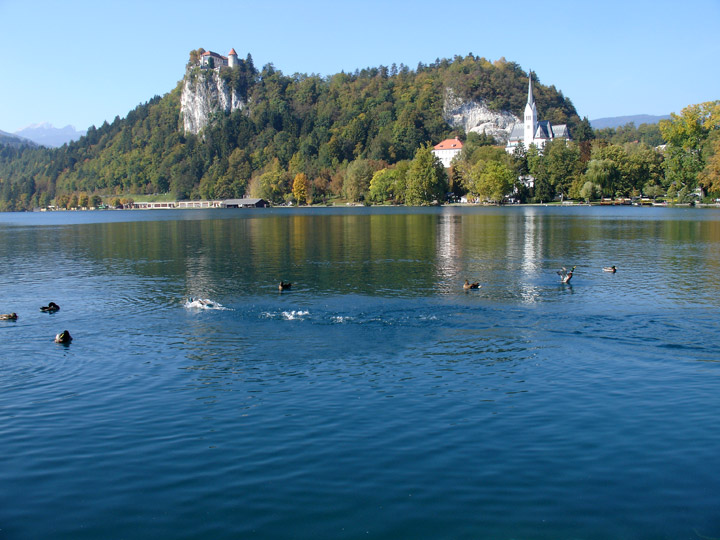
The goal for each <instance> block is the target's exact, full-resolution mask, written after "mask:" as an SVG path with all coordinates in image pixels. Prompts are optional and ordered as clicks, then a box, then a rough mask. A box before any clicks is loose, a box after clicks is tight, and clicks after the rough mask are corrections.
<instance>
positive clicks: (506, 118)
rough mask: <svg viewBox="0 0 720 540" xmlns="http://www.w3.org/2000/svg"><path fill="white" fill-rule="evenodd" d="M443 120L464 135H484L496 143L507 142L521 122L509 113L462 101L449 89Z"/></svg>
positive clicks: (480, 103) (446, 93) (477, 103)
mask: <svg viewBox="0 0 720 540" xmlns="http://www.w3.org/2000/svg"><path fill="white" fill-rule="evenodd" d="M443 118H444V119H445V121H446V122H447V123H448V124H450V125H451V126H452V127H454V128H457V127H462V128H463V129H464V130H465V132H466V133H470V132H471V131H474V132H475V133H486V134H488V135H492V136H493V137H495V139H496V140H497V141H498V142H507V139H508V137H509V136H510V132H511V131H512V128H513V126H514V125H515V124H516V123H517V122H520V121H521V120H520V119H519V118H518V117H517V116H515V115H514V114H511V113H509V112H505V111H502V112H498V111H491V110H490V109H488V108H487V106H486V105H485V104H484V103H482V102H476V101H464V100H462V99H460V98H459V97H457V96H456V95H455V94H454V92H453V91H452V90H450V89H449V88H448V89H447V90H445V103H444V104H443Z"/></svg>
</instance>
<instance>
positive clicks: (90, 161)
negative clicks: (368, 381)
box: [0, 51, 580, 210]
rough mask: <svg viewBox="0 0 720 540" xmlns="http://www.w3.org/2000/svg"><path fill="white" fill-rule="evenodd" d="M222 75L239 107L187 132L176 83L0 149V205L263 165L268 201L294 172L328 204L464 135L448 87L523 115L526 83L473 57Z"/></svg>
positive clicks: (174, 185) (545, 98)
mask: <svg viewBox="0 0 720 540" xmlns="http://www.w3.org/2000/svg"><path fill="white" fill-rule="evenodd" d="M193 52H194V53H196V51H193ZM191 56H192V55H191ZM194 71H196V70H193V69H188V72H187V74H186V77H188V76H190V75H191V73H193V72H194ZM220 76H221V77H222V78H223V79H224V80H225V81H226V82H227V83H228V84H230V85H232V86H233V87H234V88H235V89H236V90H237V91H238V92H239V93H241V94H242V98H243V100H244V103H245V106H244V107H243V109H242V110H235V111H233V112H232V113H230V114H217V115H215V118H213V121H212V123H211V124H210V125H209V126H208V127H207V128H206V129H205V130H204V131H203V132H201V133H200V134H199V135H197V136H196V135H192V134H185V133H184V132H183V129H182V121H181V118H180V94H181V91H182V85H183V81H181V82H180V83H179V84H178V86H177V87H176V88H175V89H174V90H172V91H171V92H169V93H168V94H166V95H165V96H163V97H157V96H156V97H154V98H153V99H151V100H150V101H148V102H147V103H144V104H142V105H139V106H138V107H136V108H135V109H134V110H132V111H130V112H129V113H128V114H127V116H126V117H125V118H120V117H116V118H115V120H114V121H113V122H112V123H111V124H108V123H105V124H103V125H102V126H100V127H97V128H96V127H94V126H92V127H90V128H89V129H88V131H87V134H86V136H84V137H82V138H81V139H79V140H78V141H75V142H72V143H70V144H68V145H65V146H63V147H61V148H58V149H46V148H12V147H8V146H0V183H1V184H2V186H1V189H0V210H20V209H25V208H32V207H35V206H46V205H48V204H51V203H52V202H53V201H57V202H60V201H61V200H62V202H67V200H68V198H71V197H74V196H78V197H82V196H88V195H100V196H103V197H107V196H123V195H128V196H129V195H133V196H137V195H138V194H155V193H170V194H172V196H173V197H176V198H178V199H184V198H207V199H220V198H230V197H239V196H243V195H245V194H247V193H249V192H250V191H252V188H253V180H254V179H255V178H257V177H258V176H259V175H260V174H262V173H263V172H266V171H268V170H272V171H274V172H275V174H276V181H275V184H277V185H274V186H273V191H272V193H270V194H269V195H268V196H270V197H271V198H274V199H276V202H278V200H282V197H283V196H284V194H287V193H288V192H289V189H288V186H287V184H288V178H291V177H292V176H294V175H295V174H297V173H299V172H303V173H305V174H306V175H307V177H308V179H309V180H310V182H311V183H312V187H313V191H314V193H315V194H316V195H318V194H319V195H320V196H321V197H326V196H329V195H332V193H336V194H338V193H339V188H338V186H339V185H340V186H341V184H342V175H343V174H344V171H345V170H346V168H347V167H348V164H350V163H352V162H353V161H356V160H366V161H370V162H373V163H376V164H377V163H381V164H384V163H387V164H393V163H396V162H398V161H401V160H406V159H411V158H412V157H413V155H414V153H415V151H416V150H417V148H418V147H420V146H421V145H423V144H425V143H427V142H431V143H436V142H438V141H440V140H442V139H444V138H446V137H449V136H454V135H458V136H460V137H461V138H462V137H464V136H465V134H464V133H462V132H458V131H457V130H453V129H452V128H451V126H450V125H448V123H447V122H446V121H445V120H444V119H443V105H444V100H445V96H446V91H447V89H450V90H451V91H452V92H453V93H454V95H455V96H456V97H459V98H460V99H462V100H463V101H475V102H483V103H484V104H485V105H486V106H487V107H488V108H489V109H491V110H495V111H508V112H512V113H513V114H514V115H516V116H518V117H520V118H521V117H522V113H523V109H524V106H525V103H526V101H527V83H528V80H527V74H526V73H525V72H523V70H522V69H521V68H520V66H518V65H517V64H515V63H513V62H507V61H505V60H504V59H501V60H499V61H496V62H489V61H488V60H486V59H484V58H479V57H475V56H473V55H472V54H471V55H468V56H466V57H460V56H457V57H455V58H454V59H453V60H437V61H436V62H434V63H433V64H431V65H422V64H420V65H418V66H417V69H415V70H411V69H409V68H408V67H406V66H403V65H401V66H400V67H396V66H394V65H393V66H392V67H389V68H388V67H384V66H381V67H378V68H368V69H363V70H361V71H356V72H355V73H338V74H335V75H332V76H328V77H321V76H318V75H304V74H294V75H284V74H283V73H282V72H280V71H279V70H276V69H275V68H274V67H273V66H272V64H268V65H266V66H265V67H264V68H263V69H262V70H260V71H258V70H257V69H256V68H255V66H254V65H253V62H252V58H251V57H250V56H249V55H248V57H247V58H246V59H245V60H241V61H240V62H239V66H238V67H235V68H222V69H221V72H220ZM533 88H534V94H535V99H536V102H537V107H538V111H539V116H540V118H541V119H543V120H550V121H551V122H553V123H554V124H562V123H566V124H568V125H569V127H570V130H571V132H572V131H573V129H574V128H575V127H576V126H577V125H578V124H579V123H580V119H579V118H578V115H577V113H576V111H575V108H574V106H573V105H572V103H571V102H570V100H568V99H566V98H565V97H564V96H563V95H562V93H561V92H560V91H558V90H557V89H556V88H555V87H554V86H546V85H543V84H541V82H540V81H539V80H537V78H536V77H535V76H533Z"/></svg>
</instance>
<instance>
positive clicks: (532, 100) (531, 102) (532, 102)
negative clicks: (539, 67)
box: [527, 71, 535, 105]
mask: <svg viewBox="0 0 720 540" xmlns="http://www.w3.org/2000/svg"><path fill="white" fill-rule="evenodd" d="M527 102H528V105H533V104H534V103H535V98H534V97H533V93H532V71H528V100H527Z"/></svg>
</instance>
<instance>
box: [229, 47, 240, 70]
mask: <svg viewBox="0 0 720 540" xmlns="http://www.w3.org/2000/svg"><path fill="white" fill-rule="evenodd" d="M237 65H238V55H237V53H236V52H235V49H234V48H232V49H230V52H229V53H228V66H229V67H231V68H232V67H235V66H237Z"/></svg>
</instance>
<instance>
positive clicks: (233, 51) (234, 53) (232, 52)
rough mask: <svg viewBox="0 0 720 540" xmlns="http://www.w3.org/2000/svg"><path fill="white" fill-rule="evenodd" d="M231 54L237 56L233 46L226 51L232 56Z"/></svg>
mask: <svg viewBox="0 0 720 540" xmlns="http://www.w3.org/2000/svg"><path fill="white" fill-rule="evenodd" d="M232 55H235V56H237V53H236V52H235V47H233V48H232V49H230V52H229V53H228V56H232Z"/></svg>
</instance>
